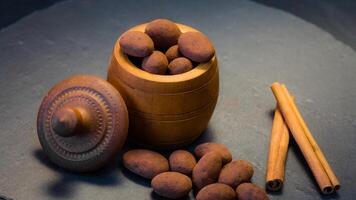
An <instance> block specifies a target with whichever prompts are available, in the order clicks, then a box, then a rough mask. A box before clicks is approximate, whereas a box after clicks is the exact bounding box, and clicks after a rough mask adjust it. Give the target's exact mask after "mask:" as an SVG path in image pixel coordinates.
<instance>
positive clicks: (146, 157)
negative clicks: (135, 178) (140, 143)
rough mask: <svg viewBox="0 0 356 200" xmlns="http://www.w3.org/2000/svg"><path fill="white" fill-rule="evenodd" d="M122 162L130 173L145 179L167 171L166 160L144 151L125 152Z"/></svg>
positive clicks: (151, 152) (157, 154)
mask: <svg viewBox="0 0 356 200" xmlns="http://www.w3.org/2000/svg"><path fill="white" fill-rule="evenodd" d="M122 161H123V164H124V166H125V167H126V168H127V169H129V170H130V171H131V172H133V173H135V174H137V175H139V176H142V177H144V178H147V179H151V178H153V177H154V176H156V175H158V174H160V173H162V172H166V171H168V170H169V165H168V160H167V159H166V158H165V157H164V156H162V155H161V154H159V153H157V152H154V151H150V150H145V149H135V150H130V151H128V152H126V153H125V154H124V156H123V159H122Z"/></svg>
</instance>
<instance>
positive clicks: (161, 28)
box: [145, 19, 181, 50]
mask: <svg viewBox="0 0 356 200" xmlns="http://www.w3.org/2000/svg"><path fill="white" fill-rule="evenodd" d="M145 33H146V34H147V35H149V36H150V37H151V38H152V40H153V42H154V46H155V48H156V49H161V50H166V49H168V48H169V47H170V46H173V45H175V44H177V42H178V38H179V36H180V34H181V32H180V30H179V28H178V26H177V25H176V24H175V23H174V22H172V21H170V20H168V19H156V20H153V21H152V22H150V23H148V24H147V26H146V29H145Z"/></svg>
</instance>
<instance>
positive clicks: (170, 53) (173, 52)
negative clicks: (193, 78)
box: [166, 45, 182, 62]
mask: <svg viewBox="0 0 356 200" xmlns="http://www.w3.org/2000/svg"><path fill="white" fill-rule="evenodd" d="M181 56H182V54H181V53H180V52H179V49H178V45H174V46H171V47H170V48H169V49H168V50H167V51H166V57H167V59H168V61H169V62H171V61H172V60H174V59H176V58H178V57H181Z"/></svg>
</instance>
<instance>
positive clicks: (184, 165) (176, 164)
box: [169, 150, 197, 176]
mask: <svg viewBox="0 0 356 200" xmlns="http://www.w3.org/2000/svg"><path fill="white" fill-rule="evenodd" d="M196 164H197V161H196V160H195V158H194V156H193V154H191V153H190V152H189V151H185V150H176V151H174V152H173V153H172V154H171V155H170V156H169V167H170V169H171V170H172V171H176V172H180V173H182V174H185V175H188V176H190V175H191V174H192V171H193V169H194V167H195V165H196Z"/></svg>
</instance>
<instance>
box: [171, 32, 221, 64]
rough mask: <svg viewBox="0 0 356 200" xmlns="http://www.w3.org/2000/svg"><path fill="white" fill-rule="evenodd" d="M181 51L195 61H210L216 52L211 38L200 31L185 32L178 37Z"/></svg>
mask: <svg viewBox="0 0 356 200" xmlns="http://www.w3.org/2000/svg"><path fill="white" fill-rule="evenodd" d="M178 48H179V51H180V52H181V53H182V54H183V55H184V56H185V57H187V58H189V59H190V60H192V61H194V62H199V63H204V62H208V61H209V60H210V59H211V58H212V57H213V56H214V53H215V50H214V47H213V44H212V43H211V42H210V40H209V38H208V37H207V36H205V35H204V34H203V33H200V32H193V31H189V32H185V33H182V34H181V36H180V37H179V39H178Z"/></svg>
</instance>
